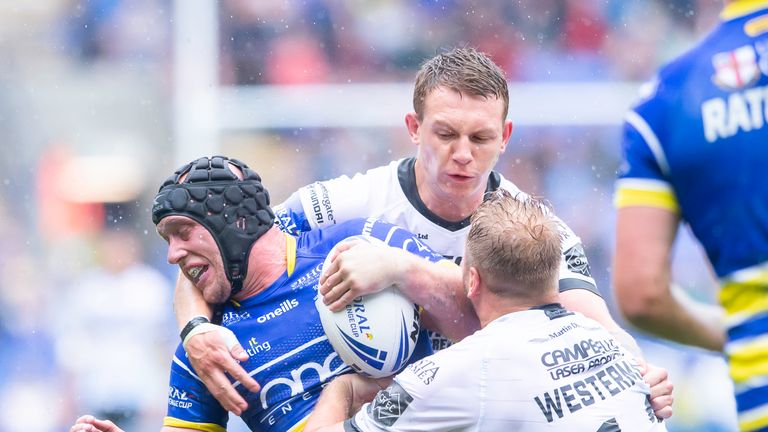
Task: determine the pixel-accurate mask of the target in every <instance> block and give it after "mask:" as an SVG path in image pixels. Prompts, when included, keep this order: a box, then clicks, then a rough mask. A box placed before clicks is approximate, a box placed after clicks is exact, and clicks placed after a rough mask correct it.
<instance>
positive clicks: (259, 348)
mask: <svg viewBox="0 0 768 432" xmlns="http://www.w3.org/2000/svg"><path fill="white" fill-rule="evenodd" d="M271 349H272V345H271V344H270V343H269V341H265V342H259V341H258V340H256V338H255V337H252V338H250V339H248V347H247V348H246V349H245V352H246V353H248V356H249V357H253V356H255V355H256V354H261V353H263V352H267V351H269V350H271Z"/></svg>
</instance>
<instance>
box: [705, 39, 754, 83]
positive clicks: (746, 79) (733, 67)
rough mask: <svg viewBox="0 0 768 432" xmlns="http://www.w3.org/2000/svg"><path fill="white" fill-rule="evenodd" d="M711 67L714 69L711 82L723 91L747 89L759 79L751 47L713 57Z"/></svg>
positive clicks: (746, 46) (745, 46)
mask: <svg viewBox="0 0 768 432" xmlns="http://www.w3.org/2000/svg"><path fill="white" fill-rule="evenodd" d="M712 66H714V68H715V75H714V76H713V77H712V82H713V83H715V85H717V86H718V87H720V88H721V89H723V90H728V91H730V90H737V89H741V88H744V87H749V86H751V85H752V84H754V83H755V82H756V81H757V80H758V78H760V69H759V68H758V67H757V56H756V54H755V48H754V47H753V46H752V45H744V46H743V47H739V48H736V49H735V50H733V51H727V52H721V53H717V54H715V55H713V56H712Z"/></svg>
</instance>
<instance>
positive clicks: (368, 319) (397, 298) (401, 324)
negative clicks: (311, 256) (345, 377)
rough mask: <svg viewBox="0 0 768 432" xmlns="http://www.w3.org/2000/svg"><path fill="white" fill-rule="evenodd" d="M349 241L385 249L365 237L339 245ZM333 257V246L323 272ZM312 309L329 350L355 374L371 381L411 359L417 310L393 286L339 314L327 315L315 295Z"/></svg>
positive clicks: (417, 318)
mask: <svg viewBox="0 0 768 432" xmlns="http://www.w3.org/2000/svg"><path fill="white" fill-rule="evenodd" d="M352 239H358V240H363V241H367V242H369V243H380V244H381V245H384V246H386V244H385V243H384V242H383V241H381V240H379V239H377V238H375V237H370V236H365V235H357V236H352V237H348V238H346V239H344V240H343V241H342V242H340V243H339V244H341V243H343V242H346V241H350V240H352ZM387 247H389V246H387ZM335 253H336V246H334V247H333V249H331V252H329V253H328V256H327V257H326V259H325V262H324V264H323V270H324V269H325V268H326V267H327V266H328V264H329V263H330V261H331V257H332V256H334V255H335ZM371 265H375V263H371ZM315 307H316V308H317V311H318V313H319V315H320V322H321V323H322V325H323V330H324V331H325V334H326V336H327V337H328V341H329V342H330V343H331V345H332V346H333V349H334V350H335V351H336V353H337V354H338V355H339V357H341V360H342V361H344V363H346V364H347V365H348V366H350V367H351V368H352V369H354V370H355V371H356V372H358V373H360V374H363V375H366V376H369V377H373V378H381V377H385V376H390V375H393V374H395V373H397V372H398V371H400V370H401V369H403V367H404V366H405V365H406V364H407V363H408V360H409V359H410V358H411V355H412V354H413V350H414V348H415V346H416V340H417V338H418V334H419V329H420V325H421V324H420V322H419V308H418V306H416V305H415V304H413V303H412V302H411V301H410V300H408V298H406V297H405V296H404V295H403V294H402V293H400V291H399V290H397V288H395V287H394V286H390V287H387V288H385V289H384V290H382V291H380V292H378V293H375V294H370V295H366V296H361V297H357V298H355V299H354V300H353V301H352V303H350V304H348V305H347V306H346V307H345V308H344V309H342V310H341V311H339V312H331V311H330V310H329V309H328V307H327V306H326V305H325V304H323V298H322V296H321V295H320V294H319V293H318V295H317V297H316V298H315Z"/></svg>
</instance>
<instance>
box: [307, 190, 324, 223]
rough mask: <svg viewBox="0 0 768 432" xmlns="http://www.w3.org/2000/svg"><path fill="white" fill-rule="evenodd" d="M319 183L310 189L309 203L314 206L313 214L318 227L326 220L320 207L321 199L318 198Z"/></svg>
mask: <svg viewBox="0 0 768 432" xmlns="http://www.w3.org/2000/svg"><path fill="white" fill-rule="evenodd" d="M316 185H317V183H315V184H314V185H312V187H310V188H309V203H310V205H312V213H314V215H315V222H317V224H318V225H320V224H322V223H323V222H324V221H325V219H324V218H323V210H322V208H321V207H320V198H318V197H317V187H316Z"/></svg>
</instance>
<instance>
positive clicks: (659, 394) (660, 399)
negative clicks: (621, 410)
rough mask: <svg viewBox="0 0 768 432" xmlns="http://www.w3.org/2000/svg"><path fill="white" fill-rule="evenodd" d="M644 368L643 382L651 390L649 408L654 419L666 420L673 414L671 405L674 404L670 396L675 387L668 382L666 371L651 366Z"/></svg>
mask: <svg viewBox="0 0 768 432" xmlns="http://www.w3.org/2000/svg"><path fill="white" fill-rule="evenodd" d="M646 366H647V367H646V373H645V375H643V380H644V381H645V382H646V383H647V384H648V386H649V387H650V388H651V395H650V399H651V408H652V409H653V412H654V414H656V417H658V418H660V419H668V418H670V417H671V416H672V413H673V409H672V403H673V402H674V397H673V396H672V391H673V390H674V388H675V387H674V385H673V384H672V383H671V382H670V381H669V373H668V372H667V370H666V369H664V368H660V367H657V366H655V365H652V364H647V365H646Z"/></svg>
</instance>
